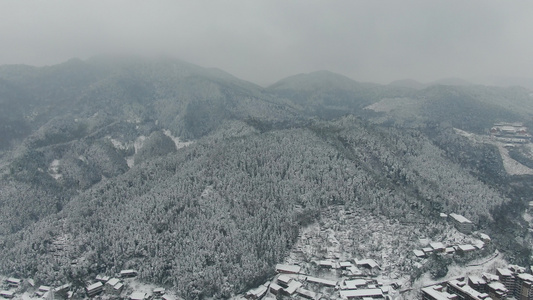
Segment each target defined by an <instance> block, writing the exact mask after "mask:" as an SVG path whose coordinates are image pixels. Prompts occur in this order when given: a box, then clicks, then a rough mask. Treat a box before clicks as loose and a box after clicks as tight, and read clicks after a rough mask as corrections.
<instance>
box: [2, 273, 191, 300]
mask: <svg viewBox="0 0 533 300" xmlns="http://www.w3.org/2000/svg"><path fill="white" fill-rule="evenodd" d="M136 277H137V271H135V270H131V269H129V270H122V271H120V273H119V274H117V276H116V277H110V276H105V275H98V276H96V278H94V280H91V281H89V282H86V286H85V288H83V289H76V288H74V287H73V286H72V284H70V283H66V284H63V285H61V286H58V287H51V286H47V285H36V284H35V281H34V280H33V279H25V280H22V279H19V278H13V277H9V278H5V279H4V280H3V285H2V286H1V291H0V297H2V298H5V299H42V300H54V299H84V298H95V299H128V300H179V299H181V298H179V297H176V296H174V295H172V294H171V293H169V292H168V291H167V290H166V289H164V288H162V287H153V286H150V285H143V284H140V283H139V282H137V281H136V280H135V278H136Z"/></svg>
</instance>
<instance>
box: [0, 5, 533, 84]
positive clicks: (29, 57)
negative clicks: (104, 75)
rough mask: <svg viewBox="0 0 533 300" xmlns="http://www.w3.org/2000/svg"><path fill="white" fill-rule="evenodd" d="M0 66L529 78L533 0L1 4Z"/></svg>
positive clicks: (532, 71) (270, 75) (256, 78)
mask: <svg viewBox="0 0 533 300" xmlns="http://www.w3.org/2000/svg"><path fill="white" fill-rule="evenodd" d="M0 16H1V17H0V64H16V63H17V64H18V63H23V64H30V65H50V64H56V63H59V62H63V61H65V60H68V59H70V58H73V57H78V58H82V59H86V58H88V57H91V56H94V55H98V54H105V53H120V52H125V51H127V52H132V53H134V54H141V55H150V56H151V55H159V54H165V55H171V56H174V57H176V58H180V59H183V60H185V61H189V62H192V63H195V64H198V65H201V66H204V67H217V68H220V69H223V70H225V71H227V72H229V73H232V74H233V75H235V76H237V77H240V78H242V79H246V80H250V81H253V82H256V83H259V84H261V85H267V84H270V83H273V82H275V81H277V80H279V79H281V78H283V77H286V76H289V75H294V74H298V73H307V72H311V71H315V70H324V69H325V70H330V71H333V72H338V73H341V74H344V75H347V76H349V77H351V78H353V79H355V80H359V81H373V82H380V83H388V82H390V81H393V80H396V79H404V78H413V79H416V80H418V81H421V82H429V81H432V80H435V79H439V78H446V77H460V78H465V79H469V80H476V79H477V78H483V77H490V76H508V77H531V78H533V1H526V0H517V1H504V0H501V1H492V0H482V1H481V0H480V1H474V0H468V1H466V0H457V1H455V0H445V1H444V0H443V1H429V0H418V1H417V0H379V1H376V0H368V1H335V0H333V1H331V0H328V1H325V0H324V1H312V0H301V1H288V0H283V1H273V0H268V1H266V0H265V1H252V0H242V1H233V0H224V1H222V0H221V1H204V0H195V1H176V0H168V1H166V0H160V1H144V0H142V1H141V0H120V1H119V0H117V1H97V0H92V1H73V0H46V1H44V0H41V1H37V0H35V1H25V0H2V1H0Z"/></svg>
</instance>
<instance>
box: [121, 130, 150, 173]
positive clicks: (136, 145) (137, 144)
mask: <svg viewBox="0 0 533 300" xmlns="http://www.w3.org/2000/svg"><path fill="white" fill-rule="evenodd" d="M144 140H146V136H144V135H141V136H139V137H138V138H137V139H136V140H135V142H133V148H134V149H135V153H137V151H139V149H141V148H142V147H143V144H144ZM133 156H134V155H132V156H128V157H126V163H127V164H128V167H130V169H131V168H132V167H133V166H134V165H135V161H134V159H133Z"/></svg>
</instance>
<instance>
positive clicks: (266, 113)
mask: <svg viewBox="0 0 533 300" xmlns="http://www.w3.org/2000/svg"><path fill="white" fill-rule="evenodd" d="M468 88H470V87H461V88H459V87H444V86H435V87H429V88H426V89H422V90H415V89H409V88H400V87H383V86H380V85H375V84H360V83H357V82H355V81H352V80H350V79H348V78H346V77H343V76H340V75H336V74H332V73H329V72H318V73H313V74H310V75H299V76H295V77H292V78H288V79H285V80H282V81H280V82H279V83H277V84H276V85H274V86H272V87H269V88H266V89H264V88H261V87H259V86H256V85H254V84H251V83H248V82H246V81H243V80H239V79H237V78H235V77H233V76H231V75H229V74H227V73H224V72H222V71H219V70H214V69H204V68H201V67H198V66H194V65H190V64H187V63H184V62H179V61H174V60H168V59H162V60H139V59H137V58H131V57H130V58H110V57H96V58H93V59H90V60H87V61H81V60H72V61H69V62H66V63H64V64H61V65H57V66H51V67H43V68H34V67H27V66H2V67H0V104H1V105H2V110H1V111H2V113H3V114H4V113H5V110H4V107H5V109H9V110H13V114H12V115H10V118H11V119H9V120H8V119H6V121H4V119H2V120H1V121H0V122H3V123H1V124H0V126H3V127H1V131H0V137H1V138H2V141H3V145H2V148H1V150H2V152H1V156H0V171H1V172H0V174H1V176H2V177H1V181H0V190H1V193H0V207H1V210H0V225H1V226H0V248H1V249H2V252H3V254H2V256H0V273H2V274H11V275H14V276H24V277H30V276H31V277H32V278H35V279H36V280H37V281H39V282H45V283H47V284H52V283H54V284H56V283H61V282H64V281H65V280H68V281H70V282H73V283H74V284H77V285H83V283H84V282H85V279H86V278H88V276H89V275H90V276H92V275H95V274H98V273H107V274H113V273H115V272H117V271H119V270H121V269H124V268H134V269H137V270H138V271H139V275H140V278H141V279H143V280H146V281H150V282H158V283H160V284H164V285H167V286H174V287H176V288H177V291H178V292H179V293H180V294H181V295H182V296H184V297H185V298H187V299H195V298H197V299H201V298H203V297H208V296H213V297H215V298H227V297H229V296H231V295H233V294H235V293H238V292H242V291H244V290H246V289H248V288H250V287H254V286H257V285H258V284H261V283H262V282H264V280H265V279H266V278H268V277H269V276H271V275H272V274H273V267H274V265H275V264H276V263H278V262H280V261H281V260H282V259H283V258H284V257H285V255H286V254H287V253H288V250H289V249H290V247H291V246H292V245H293V243H294V242H295V240H296V237H297V236H298V232H299V229H300V228H301V227H302V226H305V225H307V224H310V223H312V222H315V221H318V220H319V218H320V214H321V211H322V210H323V209H324V208H326V207H328V206H331V205H344V206H346V207H357V208H358V209H361V210H364V211H366V212H368V213H369V214H374V215H380V216H384V217H386V218H390V219H393V220H396V221H401V222H407V223H412V224H418V223H427V222H434V221H436V220H437V219H438V218H439V214H440V213H441V212H444V213H452V212H454V213H460V214H463V215H465V216H466V217H468V218H470V219H471V220H472V221H474V223H476V225H478V226H479V227H480V228H483V229H486V230H487V231H488V232H490V233H492V232H495V233H497V234H499V235H500V236H501V237H502V240H505V243H506V246H505V247H506V248H505V249H504V250H505V251H508V253H509V254H510V255H514V256H515V257H516V259H517V260H519V259H520V260H527V259H529V250H527V249H525V248H524V246H523V245H524V243H522V241H521V240H519V239H514V235H517V234H518V235H521V236H523V234H524V230H523V228H522V227H521V226H522V225H523V224H521V223H520V221H519V220H517V219H516V216H518V215H519V214H520V211H521V209H523V208H524V207H525V205H524V203H526V202H527V201H529V199H528V198H527V196H525V195H526V194H527V193H522V192H523V191H524V189H523V188H522V187H524V186H525V185H526V183H527V182H528V180H529V178H527V177H522V178H520V179H519V180H517V179H513V178H511V177H510V176H508V175H507V174H506V173H505V171H504V169H503V166H502V161H501V158H500V157H499V155H498V153H497V150H496V149H495V147H493V146H489V145H484V146H480V145H475V144H472V143H471V142H470V141H469V140H468V139H466V138H465V137H462V136H459V135H457V134H455V132H454V130H453V128H454V127H459V128H464V129H465V130H466V129H472V130H477V131H483V130H485V129H484V126H486V124H489V125H490V124H492V122H494V121H520V120H525V119H526V118H527V116H529V114H530V112H529V111H528V110H524V111H523V112H518V111H517V110H516V109H514V108H513V107H510V108H509V109H506V108H502V107H501V106H498V105H497V104H496V102H497V101H492V102H491V103H489V102H487V101H482V100H481V98H486V97H485V95H492V96H494V95H500V96H499V97H505V96H506V95H511V94H512V93H511V92H513V93H518V95H519V96H517V97H515V98H514V99H518V100H516V101H515V102H513V103H521V102H520V101H522V102H523V101H526V100H525V99H526V98H524V97H525V96H524V93H525V92H524V91H523V90H510V91H509V90H504V89H487V90H483V89H481V88H480V89H481V90H482V91H484V93H483V97H478V96H475V95H473V94H472V93H470V94H468V93H467V92H465V89H468ZM469 91H471V90H469ZM494 97H495V96H494ZM395 99H403V100H402V101H404V102H401V103H393V102H394V101H395ZM491 99H495V98H491ZM384 103H386V104H387V105H388V104H390V103H393V104H394V109H381V110H380V109H375V108H376V107H381V108H383V107H384V106H383V105H384ZM404 103H409V105H411V106H409V105H408V106H407V107H405V106H404V105H403V104H404ZM413 103H414V104H413ZM369 105H370V106H371V107H374V111H372V110H370V109H364V108H365V107H367V108H368V107H369ZM372 105H374V106H372ZM379 105H381V106H379ZM409 107H411V108H413V107H415V108H416V109H414V110H412V111H411V110H410V108H409ZM517 107H518V106H517ZM405 112H409V113H410V114H415V115H416V118H415V119H409V118H406V114H404V113H405ZM7 115H8V114H6V116H7ZM341 116H342V117H341ZM469 116H476V117H475V118H470V117H469ZM12 127H16V128H17V130H15V131H13V130H11V128H12ZM184 142H187V143H184ZM185 145H186V146H185ZM521 186H522V187H521ZM510 204H512V205H510ZM521 205H522V206H521ZM510 207H511V208H510ZM502 212H504V213H502ZM502 223H505V224H506V228H508V231H501V232H500V231H498V230H499V229H498V228H499V227H498V226H497V224H502ZM506 230H507V229H506ZM525 234H527V231H526V232H525ZM59 241H60V242H59ZM58 243H59V244H60V246H58ZM495 243H499V242H498V241H495Z"/></svg>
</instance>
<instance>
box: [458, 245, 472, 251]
mask: <svg viewBox="0 0 533 300" xmlns="http://www.w3.org/2000/svg"><path fill="white" fill-rule="evenodd" d="M457 247H458V248H459V250H461V251H464V252H468V251H474V250H476V247H474V246H472V245H459V246H457Z"/></svg>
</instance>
